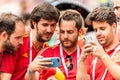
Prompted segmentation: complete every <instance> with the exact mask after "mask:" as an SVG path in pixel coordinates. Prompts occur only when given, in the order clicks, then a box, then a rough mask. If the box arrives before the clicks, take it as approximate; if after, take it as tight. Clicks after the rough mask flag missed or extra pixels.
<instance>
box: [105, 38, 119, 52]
mask: <svg viewBox="0 0 120 80" xmlns="http://www.w3.org/2000/svg"><path fill="white" fill-rule="evenodd" d="M118 44H119V40H118V38H117V37H116V38H114V40H113V41H112V42H111V43H110V44H109V45H108V46H104V49H105V50H106V51H109V50H112V49H114V48H115V47H116V46H117V45H118Z"/></svg>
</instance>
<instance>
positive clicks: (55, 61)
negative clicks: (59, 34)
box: [45, 57, 60, 67]
mask: <svg viewBox="0 0 120 80" xmlns="http://www.w3.org/2000/svg"><path fill="white" fill-rule="evenodd" d="M50 61H51V62H53V64H50V65H45V66H48V67H60V58H59V57H50Z"/></svg>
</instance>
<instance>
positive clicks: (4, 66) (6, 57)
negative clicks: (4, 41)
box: [0, 53, 16, 74]
mask: <svg viewBox="0 0 120 80" xmlns="http://www.w3.org/2000/svg"><path fill="white" fill-rule="evenodd" d="M15 64H16V55H14V54H10V53H4V54H3V57H2V63H1V67H0V71H1V72H5V73H10V74H12V73H13V72H14V69H15Z"/></svg>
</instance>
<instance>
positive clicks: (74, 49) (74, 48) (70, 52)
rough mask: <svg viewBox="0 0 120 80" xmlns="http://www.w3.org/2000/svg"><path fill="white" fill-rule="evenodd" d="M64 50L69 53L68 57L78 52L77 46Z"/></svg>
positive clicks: (64, 48)
mask: <svg viewBox="0 0 120 80" xmlns="http://www.w3.org/2000/svg"><path fill="white" fill-rule="evenodd" d="M62 47H63V46H62ZM63 50H64V51H65V52H66V53H67V55H71V54H72V53H73V52H75V51H76V50H77V45H75V46H72V47H70V48H66V47H63Z"/></svg>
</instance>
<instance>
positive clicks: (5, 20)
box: [0, 13, 23, 36]
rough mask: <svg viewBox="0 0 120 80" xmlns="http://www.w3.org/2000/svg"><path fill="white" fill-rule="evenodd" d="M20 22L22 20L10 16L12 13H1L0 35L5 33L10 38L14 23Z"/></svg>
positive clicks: (12, 15)
mask: <svg viewBox="0 0 120 80" xmlns="http://www.w3.org/2000/svg"><path fill="white" fill-rule="evenodd" d="M16 21H22V22H23V20H22V18H20V17H18V16H16V15H14V14H12V13H2V14H1V15H0V34H1V33H2V32H3V31H6V32H7V34H8V36H10V35H11V34H12V33H13V32H14V31H15V22H16Z"/></svg>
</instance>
